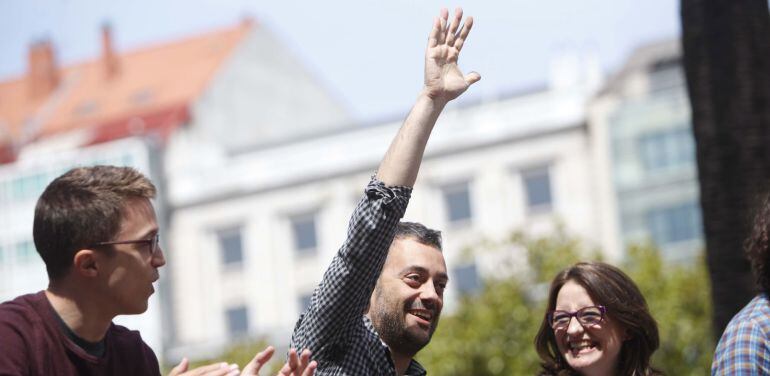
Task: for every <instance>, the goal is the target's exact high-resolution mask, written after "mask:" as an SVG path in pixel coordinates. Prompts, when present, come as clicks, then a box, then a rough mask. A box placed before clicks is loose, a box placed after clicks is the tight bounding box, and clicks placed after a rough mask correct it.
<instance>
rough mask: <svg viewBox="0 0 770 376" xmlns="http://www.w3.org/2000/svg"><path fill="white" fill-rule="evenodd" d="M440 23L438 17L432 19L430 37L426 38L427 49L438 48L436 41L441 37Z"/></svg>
mask: <svg viewBox="0 0 770 376" xmlns="http://www.w3.org/2000/svg"><path fill="white" fill-rule="evenodd" d="M440 34H441V21H440V20H439V18H438V17H436V18H434V19H433V29H431V31H430V36H428V48H433V47H436V46H438V40H439V38H440V37H441V35H440Z"/></svg>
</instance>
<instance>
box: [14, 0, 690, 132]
mask: <svg viewBox="0 0 770 376" xmlns="http://www.w3.org/2000/svg"><path fill="white" fill-rule="evenodd" d="M442 6H443V7H447V8H450V10H451V9H453V8H454V7H456V6H462V7H463V8H464V10H465V13H466V14H467V15H473V16H474V18H475V20H476V24H475V26H474V30H473V31H472V32H471V35H470V37H469V40H468V42H467V44H466V47H465V48H464V49H463V55H462V56H461V58H460V66H461V68H462V69H464V70H475V71H478V72H479V73H481V76H482V80H481V81H480V82H479V83H478V84H476V85H474V87H473V88H472V89H471V91H470V92H469V93H468V94H467V95H466V97H467V98H466V99H474V98H479V97H483V96H494V95H497V94H499V93H505V92H512V91H517V90H523V89H526V88H530V87H535V86H540V85H543V84H544V83H545V82H546V81H547V77H548V66H549V62H550V61H551V59H552V58H553V57H554V56H557V55H559V54H562V53H564V52H569V51H583V52H585V51H590V52H591V53H592V54H594V55H595V56H596V58H597V59H598V61H599V63H600V64H601V66H602V68H603V69H604V71H605V72H608V73H609V72H612V71H613V70H615V69H617V68H618V67H619V66H620V64H622V62H623V60H624V59H625V58H626V57H627V56H628V54H629V53H630V52H631V51H632V50H633V48H635V47H637V46H639V45H641V44H644V43H648V42H652V41H656V40H661V39H667V38H674V37H677V36H678V35H679V33H680V25H679V5H678V2H677V1H674V0H644V1H638V0H580V1H574V0H538V1H532V0H527V1H523V0H498V1H485V0H475V1H473V2H470V1H469V2H467V3H466V4H462V3H445V2H439V1H432V0H431V1H427V0H426V1H417V0H411V1H408V0H389V1H371V0H326V1H313V2H299V1H290V0H283V1H280V0H277V1H273V0H261V1H242V0H203V1H199V0H186V1H185V0H155V1H147V0H132V1H118V0H114V1H107V0H47V1H43V0H0V10H1V11H0V80H4V79H8V78H10V77H14V76H19V75H22V74H23V73H24V70H25V69H26V55H27V48H28V45H29V43H31V42H32V41H34V40H38V39H41V38H50V39H51V40H52V41H53V42H54V44H55V45H56V48H57V54H58V58H59V61H60V63H61V62H63V63H64V64H66V63H73V62H78V61H82V60H86V59H90V58H93V57H95V56H97V55H98V53H99V48H100V40H99V27H100V25H101V24H102V23H103V22H105V21H108V22H110V23H111V24H112V26H113V34H114V38H115V42H116V46H117V48H118V49H119V50H131V49H135V48H139V47H142V46H146V45H148V44H156V43H160V42H163V41H169V40H174V39H178V38H182V37H185V36H188V35H191V34H196V33H202V32H206V31H208V30H213V29H216V28H220V27H225V26H229V25H234V24H236V23H237V22H239V20H240V19H241V18H242V16H243V15H251V16H253V17H254V18H255V19H256V20H257V22H258V23H259V24H261V25H264V26H265V27H267V28H269V29H270V30H271V31H272V33H273V34H275V35H276V36H277V37H278V38H279V39H281V40H283V41H284V42H285V43H286V45H287V46H288V47H289V48H290V49H291V50H292V51H293V52H294V53H295V54H296V55H297V56H298V57H299V58H300V59H301V60H302V61H303V63H304V64H305V65H306V66H307V67H308V68H309V69H310V70H311V71H312V72H313V73H315V74H316V75H317V76H318V79H319V80H320V81H321V82H323V83H324V84H325V85H326V86H327V87H328V88H329V89H330V90H332V91H333V92H334V93H335V95H337V96H338V97H339V98H340V99H341V100H342V101H343V102H344V103H346V104H347V106H348V108H349V109H350V110H351V112H352V113H353V115H354V116H355V117H357V118H358V119H361V120H364V121H372V120H376V119H381V118H392V117H396V116H401V115H403V114H405V113H406V111H408V109H409V106H410V105H411V103H412V101H413V100H414V98H415V97H416V95H417V93H418V91H419V89H420V86H421V84H422V57H423V49H424V47H425V43H426V40H427V35H428V32H429V30H430V26H431V20H432V18H433V16H434V15H436V14H438V10H439V9H440V8H441V7H442Z"/></svg>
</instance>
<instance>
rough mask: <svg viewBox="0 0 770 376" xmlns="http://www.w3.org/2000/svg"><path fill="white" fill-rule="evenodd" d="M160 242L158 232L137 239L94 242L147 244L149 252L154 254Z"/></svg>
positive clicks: (101, 243)
mask: <svg viewBox="0 0 770 376" xmlns="http://www.w3.org/2000/svg"><path fill="white" fill-rule="evenodd" d="M159 243H160V234H155V235H153V236H152V237H151V238H149V239H137V240H115V241H111V242H99V243H96V244H94V245H95V246H99V245H115V244H147V245H148V246H150V254H151V255H155V254H156V253H157V252H158V248H160V247H158V244H159Z"/></svg>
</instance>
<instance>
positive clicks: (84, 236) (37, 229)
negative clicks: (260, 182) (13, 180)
mask: <svg viewBox="0 0 770 376" xmlns="http://www.w3.org/2000/svg"><path fill="white" fill-rule="evenodd" d="M154 197H155V186H154V185H153V184H152V182H151V181H150V180H149V179H148V178H146V177H145V176H144V175H142V174H141V173H140V172H138V171H136V170H135V169H133V168H130V167H116V166H93V167H78V168H73V169H71V170H69V171H68V172H66V173H65V174H64V175H62V176H59V177H58V178H56V179H54V180H53V181H52V182H51V183H50V184H48V186H47V187H46V188H45V190H44V191H43V194H42V195H41V196H40V198H39V199H38V201H37V206H36V207H35V219H34V223H33V226H32V236H33V238H34V241H35V248H37V252H38V253H39V254H40V257H41V258H42V259H43V262H44V263H45V267H46V271H47V272H48V278H49V279H50V280H51V281H55V280H58V279H60V278H62V277H64V276H65V275H66V273H67V272H68V271H69V269H70V266H71V265H72V258H73V257H74V256H75V253H76V252H77V251H78V250H80V249H83V248H87V247H90V246H93V245H94V244H96V243H98V242H101V241H108V240H111V239H112V237H113V236H115V235H116V234H117V233H118V231H120V224H121V219H122V214H123V209H124V204H125V201H126V200H127V199H130V198H147V199H151V198H154Z"/></svg>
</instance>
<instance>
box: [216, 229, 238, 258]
mask: <svg viewBox="0 0 770 376" xmlns="http://www.w3.org/2000/svg"><path fill="white" fill-rule="evenodd" d="M217 239H218V240H219V249H220V250H221V251H222V263H223V264H224V265H226V266H227V265H235V264H240V263H241V262H243V241H242V240H241V228H240V227H238V228H232V229H227V230H220V231H218V232H217Z"/></svg>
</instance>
